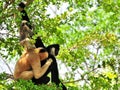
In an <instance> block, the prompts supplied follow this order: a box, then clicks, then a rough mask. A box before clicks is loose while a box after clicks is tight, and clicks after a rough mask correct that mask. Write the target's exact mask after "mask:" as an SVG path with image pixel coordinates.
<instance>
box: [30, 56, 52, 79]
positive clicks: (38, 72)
mask: <svg viewBox="0 0 120 90" xmlns="http://www.w3.org/2000/svg"><path fill="white" fill-rule="evenodd" d="M32 55H33V56H34V58H32V57H31V56H30V57H31V60H30V64H31V66H32V70H33V76H34V77H35V79H38V78H40V77H41V76H43V75H44V73H45V72H46V71H47V69H48V68H49V66H50V64H51V63H52V59H49V60H47V62H46V63H45V64H44V65H43V66H42V67H41V63H40V58H39V56H35V55H34V54H32ZM36 62H37V63H36Z"/></svg>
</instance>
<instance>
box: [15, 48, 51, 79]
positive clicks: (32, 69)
mask: <svg viewBox="0 0 120 90" xmlns="http://www.w3.org/2000/svg"><path fill="white" fill-rule="evenodd" d="M41 49H43V48H35V49H30V50H28V51H26V52H24V53H23V54H22V55H21V57H20V59H19V60H18V61H17V63H16V65H15V69H14V78H15V79H24V80H29V79H32V78H33V77H35V78H36V79H38V78H40V77H41V76H42V75H44V73H45V72H46V71H47V69H48V67H49V66H50V64H51V63H52V59H48V60H47V62H46V63H45V64H44V65H43V66H42V67H41V64H40V61H41V60H44V59H46V58H47V57H48V53H47V52H40V50H41Z"/></svg>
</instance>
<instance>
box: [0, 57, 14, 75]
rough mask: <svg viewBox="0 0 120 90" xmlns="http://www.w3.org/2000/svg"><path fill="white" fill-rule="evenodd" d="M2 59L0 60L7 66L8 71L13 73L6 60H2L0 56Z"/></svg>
mask: <svg viewBox="0 0 120 90" xmlns="http://www.w3.org/2000/svg"><path fill="white" fill-rule="evenodd" d="M0 58H1V59H2V61H3V62H4V63H5V65H6V66H7V67H8V69H9V71H10V72H11V74H12V75H13V72H12V70H11V68H10V66H9V65H8V63H7V62H6V60H4V59H3V58H2V57H0Z"/></svg>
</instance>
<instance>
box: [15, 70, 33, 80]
mask: <svg viewBox="0 0 120 90" xmlns="http://www.w3.org/2000/svg"><path fill="white" fill-rule="evenodd" d="M33 75H34V74H33V71H24V72H22V73H21V74H20V75H15V74H14V78H15V79H24V80H30V79H32V78H33Z"/></svg>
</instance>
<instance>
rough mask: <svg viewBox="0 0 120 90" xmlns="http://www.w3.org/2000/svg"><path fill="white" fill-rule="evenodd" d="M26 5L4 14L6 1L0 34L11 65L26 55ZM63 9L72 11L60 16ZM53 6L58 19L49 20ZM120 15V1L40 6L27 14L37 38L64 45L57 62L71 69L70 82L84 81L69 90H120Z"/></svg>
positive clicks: (57, 0)
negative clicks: (23, 40) (22, 41)
mask: <svg viewBox="0 0 120 90" xmlns="http://www.w3.org/2000/svg"><path fill="white" fill-rule="evenodd" d="M20 1H21V0H15V2H14V3H12V4H10V5H9V6H8V7H7V8H3V6H4V3H5V1H4V0H1V1H0V8H1V9H0V12H1V13H0V24H1V25H0V29H1V31H2V30H5V29H6V32H5V33H2V32H0V55H1V56H2V57H3V58H5V59H6V60H9V61H12V59H13V58H14V57H15V56H17V58H18V57H19V55H20V54H21V52H22V47H21V46H20V45H19V35H18V30H19V26H20V22H21V16H20V13H19V12H18V10H17V9H16V6H17V5H18V3H19V2H20ZM63 3H67V4H68V7H67V10H66V11H65V12H61V13H60V12H58V11H60V10H61V6H62V4H63ZM51 5H54V6H55V7H56V11H54V8H53V7H52V6H51ZM48 6H49V9H52V11H53V15H55V16H53V17H51V15H50V14H46V12H47V10H46V8H47V7H48ZM119 9H120V1H119V0H34V1H33V3H32V4H30V5H29V6H28V7H27V8H26V10H27V13H28V15H29V17H30V19H31V23H32V24H33V27H34V33H35V35H34V37H33V38H34V39H35V38H36V37H37V36H41V38H42V40H43V42H44V43H45V45H49V44H53V43H58V44H60V46H61V48H60V53H59V56H58V57H57V58H58V59H59V60H61V61H62V62H63V63H65V65H66V66H67V68H68V67H70V71H69V69H68V71H69V72H67V73H66V75H65V77H66V78H65V79H64V82H71V80H74V79H75V78H77V79H78V80H77V82H72V84H68V88H69V90H77V89H79V88H81V87H82V88H83V90H92V89H94V90H98V89H99V90H103V89H104V90H108V89H111V90H118V89H119V87H120V78H119V77H120V28H119V25H120V20H119V19H120V18H119V15H120V11H119ZM62 10H63V9H62ZM59 13H60V14H59ZM5 25H6V26H5ZM5 27H6V28H5ZM4 52H6V54H5V53H4ZM76 72H77V74H76ZM76 75H77V77H76ZM15 85H16V84H15ZM79 86H80V87H79ZM0 87H2V85H0ZM3 88H4V87H3ZM48 88H49V87H48ZM80 90H82V89H80Z"/></svg>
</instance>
